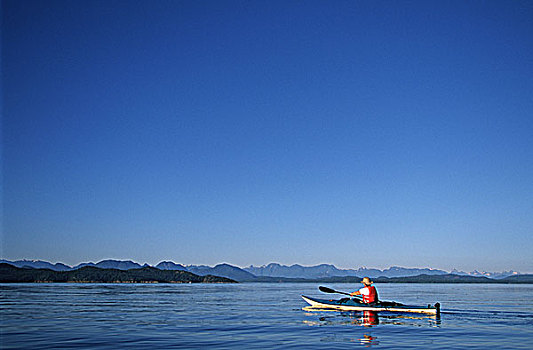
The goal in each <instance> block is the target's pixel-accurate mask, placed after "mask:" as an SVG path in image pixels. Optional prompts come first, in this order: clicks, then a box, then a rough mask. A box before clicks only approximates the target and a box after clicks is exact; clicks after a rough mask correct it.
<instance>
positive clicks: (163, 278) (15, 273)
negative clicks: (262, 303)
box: [0, 263, 236, 283]
mask: <svg viewBox="0 0 533 350" xmlns="http://www.w3.org/2000/svg"><path fill="white" fill-rule="evenodd" d="M36 282H43V283H46V282H78V283H236V281H234V280H231V279H229V278H225V277H218V276H211V275H207V276H198V275H195V274H193V273H190V272H187V271H175V270H159V269H156V268H154V267H143V268H140V269H131V270H117V269H101V268H97V267H89V266H88V267H82V268H80V269H77V270H73V271H52V270H49V269H31V268H18V267H15V266H12V265H9V264H4V263H2V264H0V283H36Z"/></svg>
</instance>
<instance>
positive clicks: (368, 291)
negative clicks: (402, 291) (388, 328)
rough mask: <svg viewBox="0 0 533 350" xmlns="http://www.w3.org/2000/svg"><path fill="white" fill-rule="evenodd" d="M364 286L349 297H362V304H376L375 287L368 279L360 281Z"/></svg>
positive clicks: (376, 294) (376, 293)
mask: <svg viewBox="0 0 533 350" xmlns="http://www.w3.org/2000/svg"><path fill="white" fill-rule="evenodd" d="M361 283H362V284H364V285H365V286H364V287H363V288H361V289H359V290H357V291H355V292H353V293H350V295H351V296H356V295H361V296H362V297H363V303H367V304H370V303H377V302H378V300H379V299H378V291H377V290H376V287H374V286H373V285H372V283H373V282H372V281H371V280H370V278H368V277H364V278H363V280H362V281H361Z"/></svg>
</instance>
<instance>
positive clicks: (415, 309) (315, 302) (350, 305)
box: [302, 295, 440, 316]
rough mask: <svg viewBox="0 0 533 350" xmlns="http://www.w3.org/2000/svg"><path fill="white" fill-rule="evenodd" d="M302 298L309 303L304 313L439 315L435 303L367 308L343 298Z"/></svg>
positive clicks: (438, 307) (437, 305)
mask: <svg viewBox="0 0 533 350" xmlns="http://www.w3.org/2000/svg"><path fill="white" fill-rule="evenodd" d="M302 298H303V299H304V300H305V301H306V302H307V303H309V305H311V306H308V307H306V308H304V310H306V311H316V310H337V311H387V312H407V313H417V314H428V315H437V316H439V315H440V304H439V303H436V304H435V305H433V306H431V305H428V306H427V307H423V306H412V305H394V306H388V305H380V304H377V305H374V306H369V305H368V304H363V303H361V302H358V301H357V300H353V299H348V298H344V299H341V300H327V299H316V298H311V297H308V296H305V295H302Z"/></svg>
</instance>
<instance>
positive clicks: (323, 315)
mask: <svg viewBox="0 0 533 350" xmlns="http://www.w3.org/2000/svg"><path fill="white" fill-rule="evenodd" d="M306 315H307V316H315V317H316V316H318V320H317V321H309V320H306V321H304V323H306V324H309V325H339V324H353V325H355V326H361V327H367V328H370V327H375V326H378V325H402V326H417V327H420V326H427V327H439V326H440V318H435V317H431V316H428V315H412V314H398V313H387V312H379V313H378V312H375V311H362V312H338V311H337V312H332V311H330V310H321V311H319V314H318V315H317V312H316V311H313V312H308V313H306Z"/></svg>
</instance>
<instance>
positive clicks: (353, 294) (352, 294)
mask: <svg viewBox="0 0 533 350" xmlns="http://www.w3.org/2000/svg"><path fill="white" fill-rule="evenodd" d="M350 295H351V296H352V297H354V296H356V295H361V292H360V291H358V290H356V291H355V292H352V293H350Z"/></svg>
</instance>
